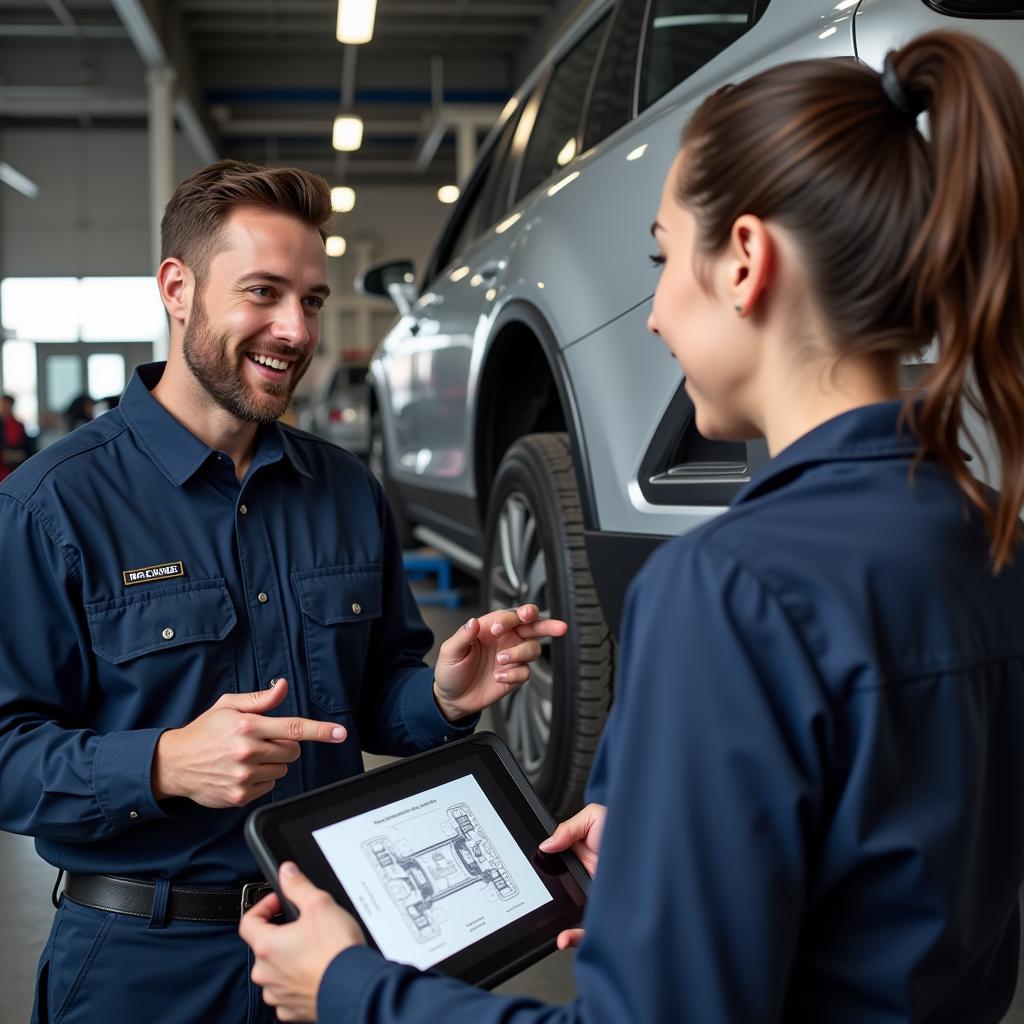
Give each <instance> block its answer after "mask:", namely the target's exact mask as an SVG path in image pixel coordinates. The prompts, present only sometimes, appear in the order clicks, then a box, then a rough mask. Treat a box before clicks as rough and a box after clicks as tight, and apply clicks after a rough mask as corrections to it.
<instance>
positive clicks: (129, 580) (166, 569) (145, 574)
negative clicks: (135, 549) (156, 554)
mask: <svg viewBox="0 0 1024 1024" xmlns="http://www.w3.org/2000/svg"><path fill="white" fill-rule="evenodd" d="M184 575H185V566H184V564H183V563H181V562H164V563H163V565H147V566H146V567H145V568H144V569H122V570H121V578H122V579H123V580H124V585H125V586H126V587H134V586H135V584H136V583H156V582H157V581H158V580H166V579H173V578H175V577H178V576H184Z"/></svg>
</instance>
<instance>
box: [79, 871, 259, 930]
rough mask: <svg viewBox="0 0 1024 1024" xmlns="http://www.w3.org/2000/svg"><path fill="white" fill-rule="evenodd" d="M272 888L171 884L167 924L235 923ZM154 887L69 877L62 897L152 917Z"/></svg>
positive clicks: (119, 880)
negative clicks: (190, 922)
mask: <svg viewBox="0 0 1024 1024" xmlns="http://www.w3.org/2000/svg"><path fill="white" fill-rule="evenodd" d="M272 891H273V890H272V887H271V886H269V885H267V884H266V882H247V883H246V884H245V885H243V886H242V888H241V889H205V888H200V887H198V886H183V885H172V886H171V888H170V891H169V892H168V894H167V913H166V915H165V920H167V921H209V922H215V921H222V922H228V921H235V922H237V921H238V920H239V918H240V917H241V916H242V914H244V913H245V912H246V911H247V910H248V909H249V908H250V907H251V906H253V904H255V903H258V902H259V901H260V900H261V899H263V897H264V896H266V895H267V893H269V892H272ZM155 894H156V885H155V884H154V883H153V882H142V881H139V880H138V879H136V878H122V877H121V876H120V875H72V874H69V875H68V876H67V878H66V881H65V883H64V895H65V896H67V898H68V899H69V900H74V901H75V903H80V904H82V906H85V907H92V908H93V909H94V910H107V911H110V912H112V913H115V914H130V915H131V916H132V917H151V916H152V914H153V897H154V895H155Z"/></svg>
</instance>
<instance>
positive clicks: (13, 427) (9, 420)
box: [0, 416, 28, 480]
mask: <svg viewBox="0 0 1024 1024" xmlns="http://www.w3.org/2000/svg"><path fill="white" fill-rule="evenodd" d="M2 422H3V451H2V454H3V458H0V480H4V479H5V478H7V477H8V476H10V475H11V473H12V472H14V470H15V469H17V468H18V466H19V465H20V464H21V463H22V462H23V461H24V460H25V457H26V456H27V455H28V435H27V434H26V433H25V427H24V426H23V425H22V423H21V421H20V420H16V419H15V418H14V417H13V416H6V417H4V419H3V420H2ZM8 453H11V454H14V453H17V454H18V455H20V458H18V459H17V460H16V461H12V462H8V459H7V456H8Z"/></svg>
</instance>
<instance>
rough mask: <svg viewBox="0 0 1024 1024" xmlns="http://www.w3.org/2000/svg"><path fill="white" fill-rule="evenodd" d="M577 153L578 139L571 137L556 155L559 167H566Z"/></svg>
mask: <svg viewBox="0 0 1024 1024" xmlns="http://www.w3.org/2000/svg"><path fill="white" fill-rule="evenodd" d="M575 155H576V140H575V139H574V138H573V139H570V140H569V141H568V142H567V143H566V144H565V145H564V146H563V147H562V148H561V149H560V150H559V151H558V156H557V157H555V162H556V163H557V164H558V166H559V167H564V166H565V165H566V164H567V163H568V162H569V161H570V160H571V159H572V158H573V157H574V156H575Z"/></svg>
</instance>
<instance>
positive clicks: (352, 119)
mask: <svg viewBox="0 0 1024 1024" xmlns="http://www.w3.org/2000/svg"><path fill="white" fill-rule="evenodd" d="M362 144H363V119H362V118H361V117H357V116H356V115H355V114H339V115H338V116H337V117H336V118H335V119H334V134H333V136H332V138H331V145H332V146H334V148H335V149H340V150H342V151H343V152H345V153H354V152H355V151H356V150H357V149H358V148H359V147H360V146H361V145H362Z"/></svg>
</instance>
